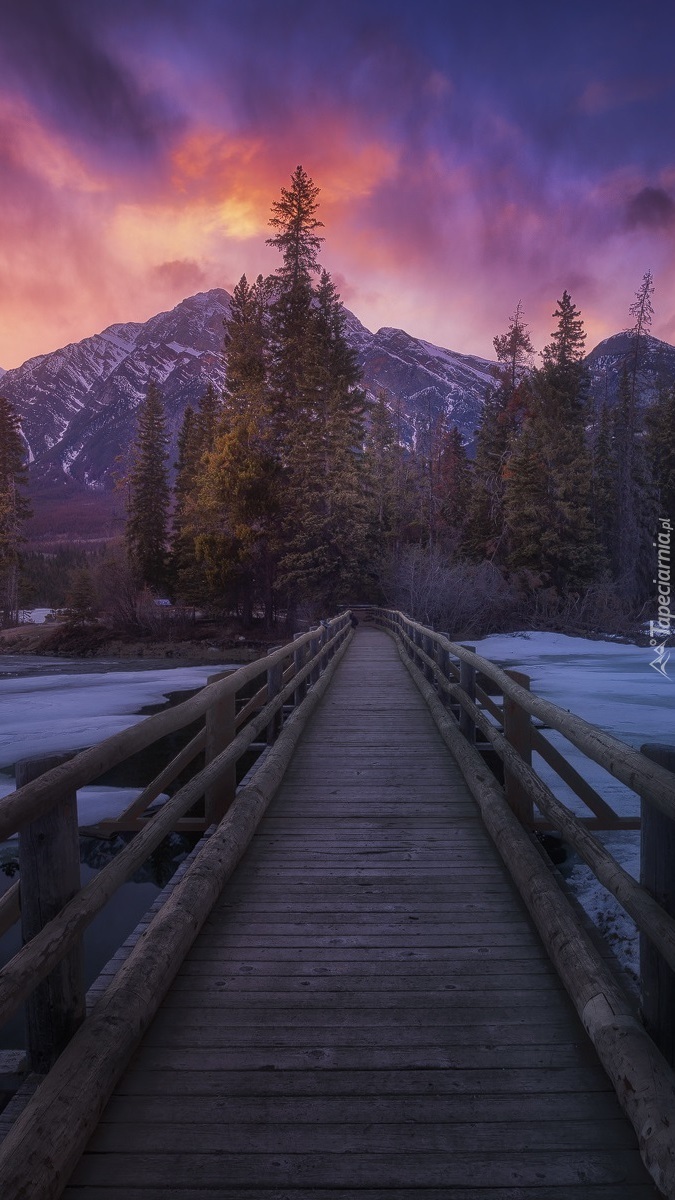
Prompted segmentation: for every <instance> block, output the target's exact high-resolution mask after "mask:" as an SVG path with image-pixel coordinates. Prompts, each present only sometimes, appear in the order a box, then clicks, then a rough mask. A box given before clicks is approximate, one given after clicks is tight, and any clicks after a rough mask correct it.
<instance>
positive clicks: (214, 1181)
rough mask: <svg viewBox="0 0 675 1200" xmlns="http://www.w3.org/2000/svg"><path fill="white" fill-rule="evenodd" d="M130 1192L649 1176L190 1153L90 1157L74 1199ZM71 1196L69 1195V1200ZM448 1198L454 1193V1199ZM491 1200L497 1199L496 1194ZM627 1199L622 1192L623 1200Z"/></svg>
mask: <svg viewBox="0 0 675 1200" xmlns="http://www.w3.org/2000/svg"><path fill="white" fill-rule="evenodd" d="M102 1174H103V1175H104V1176H105V1177H106V1178H107V1180H108V1181H109V1186H116V1187H117V1188H118V1189H124V1191H123V1193H122V1194H123V1195H125V1196H126V1195H127V1194H128V1192H127V1189H128V1188H129V1187H138V1185H139V1184H140V1185H141V1186H144V1185H146V1184H148V1185H154V1186H157V1183H158V1182H159V1183H163V1184H164V1185H165V1187H166V1189H167V1193H169V1194H171V1193H172V1192H173V1189H174V1188H175V1187H176V1185H178V1186H180V1185H181V1184H182V1185H183V1186H185V1185H186V1184H191V1183H192V1182H193V1181H194V1180H195V1179H199V1182H200V1185H201V1187H202V1188H204V1189H209V1188H210V1189H211V1190H213V1191H216V1192H219V1191H220V1189H221V1187H222V1184H223V1181H227V1186H228V1187H230V1188H233V1187H239V1188H255V1187H259V1188H260V1187H285V1188H288V1187H289V1186H291V1187H293V1186H295V1187H304V1188H305V1189H311V1188H324V1187H352V1188H354V1187H356V1188H359V1189H361V1188H364V1187H380V1188H384V1189H386V1188H397V1187H415V1188H428V1187H443V1188H446V1189H448V1188H456V1187H467V1186H475V1185H478V1186H482V1187H483V1188H484V1189H485V1188H488V1187H507V1186H511V1187H513V1186H514V1185H520V1187H529V1188H537V1189H539V1188H542V1187H544V1186H546V1185H547V1184H548V1185H549V1186H552V1185H556V1184H557V1185H558V1186H561V1185H562V1186H569V1185H571V1184H576V1185H579V1184H584V1185H585V1186H586V1189H587V1191H586V1196H592V1192H591V1191H590V1189H591V1187H592V1186H593V1185H595V1184H603V1185H605V1186H607V1185H610V1184H611V1185H613V1186H614V1188H615V1189H617V1188H619V1187H621V1186H623V1184H625V1183H642V1182H644V1168H643V1167H642V1164H641V1163H640V1160H639V1157H638V1155H637V1154H636V1153H635V1151H632V1150H611V1151H610V1150H608V1151H591V1150H587V1151H585V1152H583V1153H578V1152H577V1151H575V1150H568V1151H564V1150H563V1151H557V1152H554V1151H551V1150H547V1151H540V1152H538V1153H537V1152H534V1153H525V1154H523V1155H520V1156H518V1158H515V1157H512V1156H511V1155H508V1154H504V1153H503V1152H501V1151H497V1152H495V1153H491V1154H485V1153H483V1154H453V1153H451V1152H448V1151H429V1152H427V1153H426V1154H405V1153H404V1154H393V1153H391V1152H386V1153H379V1154H378V1153H361V1154H351V1153H349V1146H348V1145H343V1146H342V1147H341V1148H340V1150H339V1151H338V1152H336V1153H335V1154H329V1155H326V1154H319V1155H315V1154H312V1153H308V1154H286V1153H284V1154H265V1153H264V1152H262V1151H261V1152H260V1153H254V1154H236V1153H225V1154H200V1153H199V1152H197V1151H195V1150H190V1149H184V1150H182V1151H179V1152H178V1153H175V1154H165V1153H161V1154H144V1153H139V1154H129V1153H118V1154H114V1155H108V1154H106V1155H97V1154H87V1155H85V1157H84V1158H83V1160H82V1162H81V1163H80V1166H79V1167H78V1168H77V1170H76V1171H75V1173H74V1176H73V1179H72V1185H73V1186H72V1188H71V1189H69V1191H70V1195H71V1196H75V1195H77V1188H78V1187H82V1186H83V1185H85V1184H89V1183H94V1182H99V1181H100V1178H101V1175H102ZM65 1195H66V1196H68V1191H66V1193H65ZM446 1195H447V1191H446ZM488 1195H489V1193H488ZM619 1197H620V1193H619V1192H617V1191H616V1190H615V1200H619Z"/></svg>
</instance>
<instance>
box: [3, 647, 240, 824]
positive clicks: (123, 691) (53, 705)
mask: <svg viewBox="0 0 675 1200" xmlns="http://www.w3.org/2000/svg"><path fill="white" fill-rule="evenodd" d="M226 667H227V664H223V665H221V666H219V665H218V664H217V663H214V664H210V663H209V665H208V666H203V667H195V666H192V667H185V666H179V667H165V666H162V667H161V668H157V667H152V666H147V665H145V664H144V662H143V660H139V663H138V665H135V664H134V666H133V667H132V668H131V667H130V666H129V664H128V663H120V662H119V660H114V659H111V660H110V661H109V662H106V661H105V660H103V661H101V660H97V661H96V662H91V663H84V662H81V661H77V662H75V661H73V660H72V659H71V660H66V661H64V660H63V659H61V658H34V657H32V656H21V655H16V656H7V657H1V658H0V795H5V794H6V793H7V792H8V791H12V790H13V788H14V782H13V775H14V763H15V762H17V761H18V760H19V759H22V758H32V757H34V756H36V755H40V754H58V753H61V752H64V753H65V752H66V751H68V750H81V749H84V747H85V746H92V745H94V744H95V743H96V742H100V741H102V740H103V738H106V737H109V736H110V735H111V734H113V733H118V732H120V730H122V729H126V728H128V727H129V726H130V725H134V724H136V723H137V722H138V721H142V720H143V718H144V716H145V715H147V709H148V708H149V707H150V706H155V705H161V704H162V703H163V702H165V701H166V699H167V697H168V696H169V695H171V694H173V693H176V692H179V693H180V692H190V691H194V690H195V689H197V688H201V687H203V686H204V685H205V683H206V682H207V679H208V677H209V676H210V675H213V674H215V673H217V672H219V671H223V670H225V669H226ZM144 710H146V711H145V712H144ZM96 791H97V789H93V792H96ZM99 793H100V789H99ZM120 799H121V800H124V801H125V803H128V802H129V800H128V799H127V798H126V797H120ZM101 800H105V803H106V805H107V806H108V807H107V811H110V807H111V805H112V807H113V809H114V799H113V797H112V796H110V795H109V794H108V795H106V796H105V797H102V796H101V795H100V794H99V800H98V802H97V807H98V808H100V802H101ZM93 802H94V796H93V795H91V794H90V797H89V800H88V801H87V802H86V804H87V806H89V805H90V804H93ZM100 815H101V814H100V812H97V813H96V814H92V813H91V812H89V813H88V815H85V819H84V820H83V823H86V821H87V820H90V821H93V820H96V819H97V818H98V816H100Z"/></svg>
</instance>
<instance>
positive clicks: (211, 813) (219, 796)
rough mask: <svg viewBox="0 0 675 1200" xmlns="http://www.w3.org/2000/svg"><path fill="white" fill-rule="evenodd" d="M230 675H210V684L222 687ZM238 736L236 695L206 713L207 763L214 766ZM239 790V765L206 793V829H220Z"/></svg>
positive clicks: (223, 698) (229, 769)
mask: <svg viewBox="0 0 675 1200" xmlns="http://www.w3.org/2000/svg"><path fill="white" fill-rule="evenodd" d="M228 674H229V672H226V671H221V672H219V674H217V675H209V678H208V680H207V683H218V681H219V680H221V679H225V678H226V676H227V675H228ZM235 732H236V697H235V693H234V692H230V693H229V695H226V696H223V697H222V698H221V699H220V700H217V701H216V702H215V704H212V705H211V707H210V708H209V709H207V711H206V745H205V747H204V754H205V763H206V764H208V763H210V762H213V760H214V758H217V757H218V755H219V754H221V753H222V751H223V750H226V749H227V747H228V746H229V745H230V742H232V741H233V740H234V736H235ZM236 790H237V764H236V763H234V762H233V763H231V764H230V765H229V766H228V767H226V768H225V770H224V771H223V772H222V774H221V775H220V776H219V777H218V779H217V781H216V782H215V783H213V784H211V786H210V787H208V788H207V789H206V791H205V792H204V813H205V819H206V826H207V828H208V826H209V825H213V824H215V825H217V824H218V822H219V821H220V820H222V818H223V817H224V815H225V813H226V812H227V810H228V808H229V807H230V805H231V803H232V801H233V800H234V794H235V792H236Z"/></svg>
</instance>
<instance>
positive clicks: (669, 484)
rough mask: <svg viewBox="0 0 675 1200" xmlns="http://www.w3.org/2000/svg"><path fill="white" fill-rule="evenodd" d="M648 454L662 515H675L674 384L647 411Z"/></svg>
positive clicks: (674, 516)
mask: <svg viewBox="0 0 675 1200" xmlns="http://www.w3.org/2000/svg"><path fill="white" fill-rule="evenodd" d="M646 422H647V455H648V459H649V463H650V465H651V469H652V475H653V479H654V485H655V489H656V500H657V503H658V507H659V515H660V516H661V517H670V519H671V520H674V519H675V387H671V388H668V389H665V390H664V391H662V392H661V394H660V396H659V397H658V399H657V401H656V404H654V405H653V406H652V408H651V409H649V410H648V411H647V414H646Z"/></svg>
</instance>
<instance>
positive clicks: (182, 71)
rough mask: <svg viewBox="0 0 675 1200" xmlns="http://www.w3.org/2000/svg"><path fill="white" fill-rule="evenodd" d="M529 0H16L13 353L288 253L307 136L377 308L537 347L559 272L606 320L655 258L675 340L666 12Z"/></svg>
mask: <svg viewBox="0 0 675 1200" xmlns="http://www.w3.org/2000/svg"><path fill="white" fill-rule="evenodd" d="M521 7H522V9H523V20H522V23H519V22H514V21H513V20H512V14H511V11H510V6H505V5H498V4H496V3H494V4H493V3H491V2H489V0H482V2H478V3H476V4H474V5H472V6H470V10H469V11H468V12H467V11H466V6H461V7H460V6H458V5H457V6H456V5H454V4H453V3H448V4H443V5H441V4H437V3H435V2H433V0H423V2H422V3H421V4H420V5H418V6H415V9H414V14H413V10H412V8H411V6H409V5H407V4H403V3H402V0H389V2H385V0H365V2H363V3H361V4H357V3H356V2H355V0H353V2H352V0H347V2H346V3H343V4H341V5H339V6H331V5H328V4H327V3H323V2H321V0H319V2H317V3H315V4H313V5H309V4H307V3H305V2H304V0H293V2H289V3H287V4H281V5H278V4H273V3H272V2H271V0H260V2H259V3H255V4H251V5H242V4H238V3H234V0H219V2H218V3H216V2H215V0H193V2H192V3H190V4H187V3H185V0H166V2H165V3H162V4H161V5H156V4H150V3H148V2H145V0H136V2H134V3H132V0H120V2H119V3H116V4H115V5H114V6H111V5H109V4H107V3H104V2H103V0H24V2H23V3H20V2H19V0H8V3H5V4H3V5H2V8H1V11H0V54H1V55H2V72H1V73H0V163H1V166H2V180H3V209H4V220H3V223H2V229H1V231H0V266H1V269H2V280H3V287H2V289H1V291H0V364H1V365H2V366H4V367H12V366H16V365H18V364H19V363H21V362H23V361H24V360H25V359H26V358H27V357H29V356H32V355H36V354H40V353H44V352H47V351H49V350H53V349H55V348H56V347H58V346H61V345H63V344H65V343H67V342H69V341H75V340H79V339H80V338H82V337H85V336H87V335H88V334H91V333H94V332H96V331H97V330H99V329H102V328H103V327H105V326H106V325H108V324H111V323H113V322H116V321H128V320H145V319H147V318H148V317H149V316H151V315H152V314H153V313H155V312H157V311H159V310H161V309H166V308H170V307H172V306H173V305H175V304H176V303H177V302H178V301H180V300H181V299H182V298H183V297H184V296H186V295H190V294H191V293H193V292H195V291H203V290H205V289H207V288H210V287H226V288H228V289H231V288H232V287H233V285H234V283H236V281H237V279H238V278H239V276H240V275H241V274H242V273H243V272H244V271H245V272H246V273H247V274H248V275H249V276H254V275H256V274H257V273H258V272H260V271H262V272H268V271H270V270H273V269H274V268H275V267H276V265H277V263H276V256H275V254H274V252H273V251H271V250H270V249H269V248H268V247H266V246H265V238H266V237H267V236H268V235H269V229H268V225H267V221H268V217H269V212H270V206H271V203H272V201H273V200H274V199H276V198H277V196H278V194H279V191H280V188H281V187H282V186H284V185H286V184H287V182H288V180H289V178H290V175H291V172H292V171H293V170H294V168H295V167H296V166H297V164H298V163H301V164H302V165H303V166H304V168H305V169H306V170H307V171H308V173H309V174H310V175H311V176H312V178H313V179H314V181H315V182H316V183H317V185H318V186H319V188H320V189H321V195H320V201H321V211H320V216H321V218H322V220H323V221H324V225H325V229H324V230H323V231H322V232H323V233H324V235H325V239H326V240H325V244H324V249H323V256H322V257H323V262H324V264H325V265H326V267H327V268H328V269H329V270H330V271H331V272H332V273H333V274H334V276H335V278H336V280H337V281H338V283H339V286H340V290H341V292H342V295H343V299H344V300H345V302H346V304H347V305H348V307H350V308H351V309H352V310H353V311H354V312H355V313H356V315H357V316H358V317H359V318H360V320H362V321H363V323H364V324H365V325H367V326H368V327H369V328H371V329H376V328H378V327H379V326H382V325H390V326H400V327H403V328H405V329H407V330H408V332H410V333H412V334H415V335H416V336H419V337H422V338H425V339H427V340H430V341H434V342H436V343H438V344H441V345H445V346H449V347H451V348H452V349H455V350H459V351H463V352H465V353H477V354H481V355H484V356H489V355H491V353H492V337H493V335H494V334H495V333H497V332H499V331H500V330H502V329H504V328H505V326H506V323H507V321H508V317H509V315H510V313H511V312H512V311H513V310H514V308H515V305H516V303H517V301H518V300H519V299H522V301H523V304H524V308H525V314H526V318H527V320H528V321H529V323H530V325H531V328H532V332H533V337H534V340H535V343H536V344H537V346H538V347H541V346H542V345H543V343H544V342H545V341H546V340H547V339H548V336H549V333H550V327H551V313H552V312H553V309H554V307H555V302H556V300H557V298H558V297H559V296H560V295H561V293H562V291H563V289H564V288H567V289H569V290H570V291H571V292H572V295H573V297H574V299H575V301H576V303H577V304H578V305H579V306H580V307H581V309H582V312H583V315H584V317H585V320H586V325H587V329H588V332H589V345H590V344H591V343H593V342H595V341H597V340H599V339H600V338H602V337H603V336H606V335H607V334H610V333H613V332H616V331H617V330H619V329H621V328H623V327H624V326H625V325H626V324H627V323H628V306H629V304H630V302H631V300H632V297H633V294H634V291H635V289H636V287H637V286H638V284H639V282H640V279H641V277H642V275H643V273H644V271H645V270H647V269H650V270H652V272H653V273H654V279H655V284H656V293H655V298H654V302H655V310H656V318H655V322H654V327H653V332H654V333H655V334H656V335H657V336H659V337H662V338H664V339H665V340H674V339H675V286H674V285H675V142H674V141H673V138H672V108H673V98H674V91H675V74H674V70H673V66H672V54H671V49H672V46H673V44H675V37H674V36H673V35H675V11H674V10H673V8H672V6H671V5H670V4H668V3H666V2H665V0H663V2H659V0H657V2H656V3H654V4H651V5H650V6H649V10H648V13H647V12H646V10H645V15H640V12H639V11H638V9H637V8H636V6H635V5H633V4H628V3H624V2H623V0H617V2H610V0H599V2H598V3H595V4H593V5H592V6H585V7H584V8H583V20H582V21H580V19H579V18H580V14H581V12H582V9H581V7H580V6H576V5H575V4H574V3H572V4H571V5H567V6H566V7H565V11H564V12H558V11H556V12H555V13H549V14H548V15H544V9H543V8H540V7H539V6H536V7H537V13H538V14H539V15H538V17H537V19H536V21H535V20H532V21H530V22H528V20H527V19H525V18H526V14H525V10H526V9H527V10H528V11H529V9H530V6H529V5H523V6H521ZM532 12H534V6H533V7H532Z"/></svg>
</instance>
